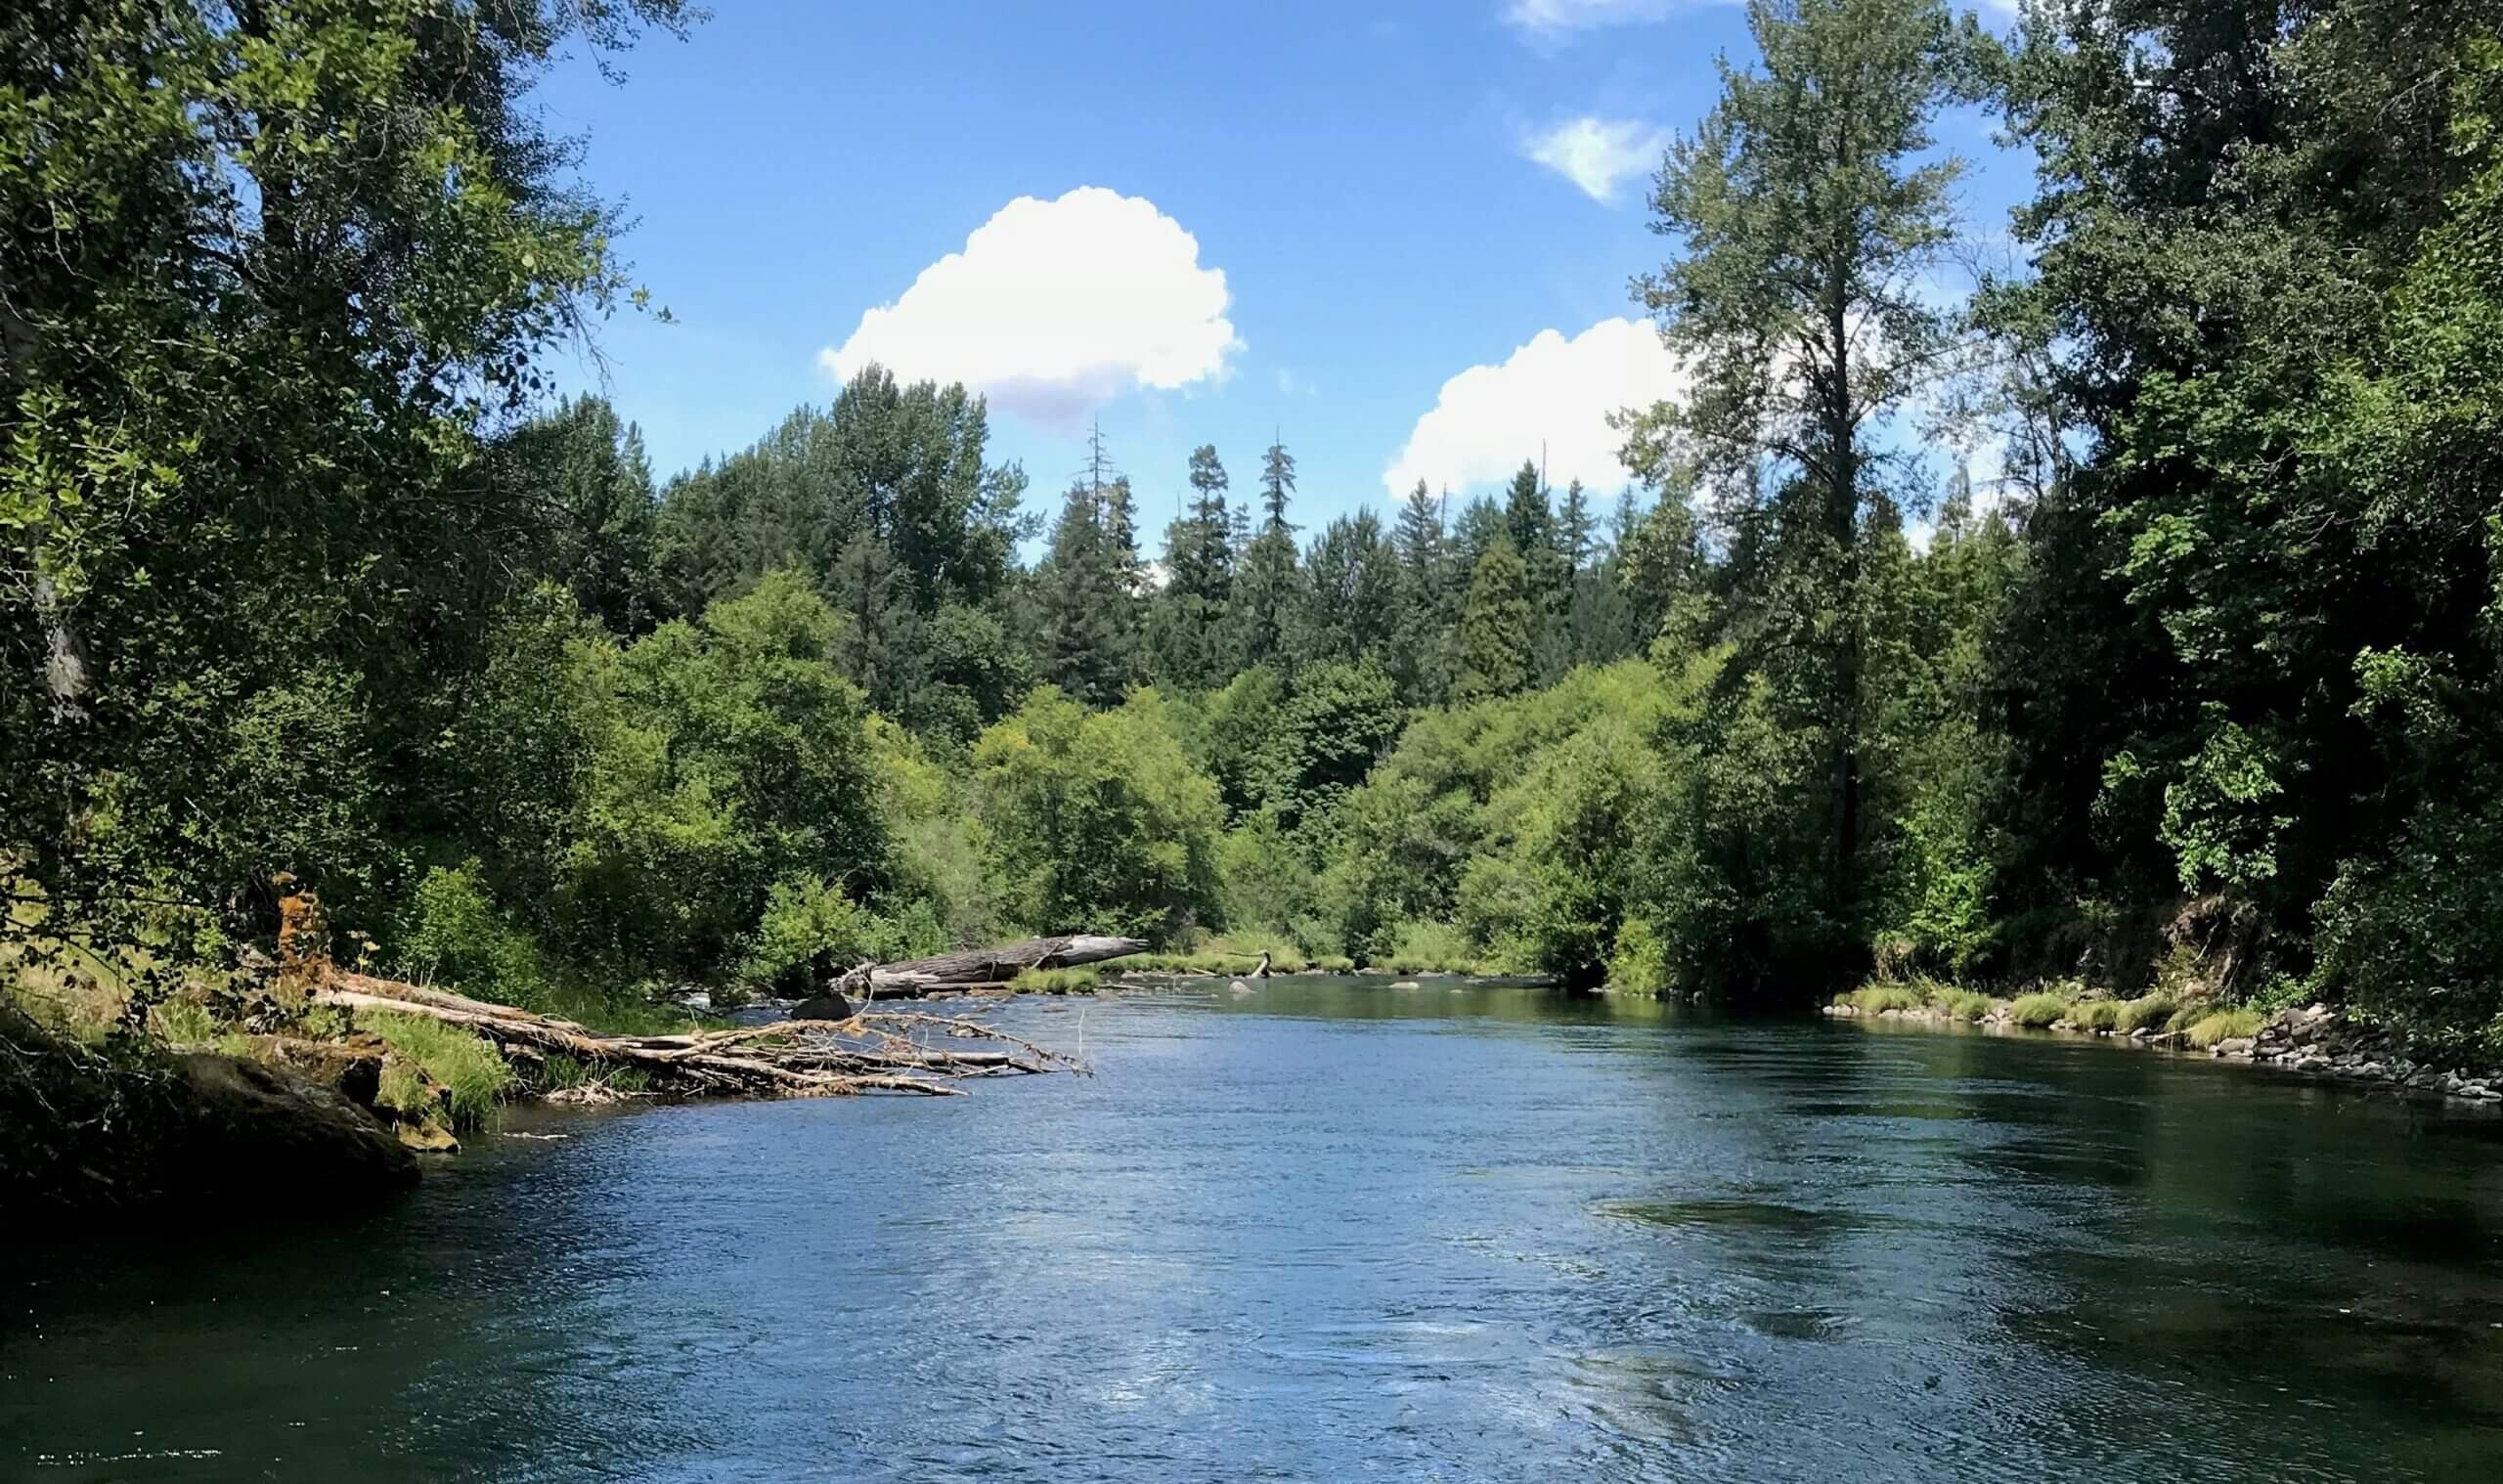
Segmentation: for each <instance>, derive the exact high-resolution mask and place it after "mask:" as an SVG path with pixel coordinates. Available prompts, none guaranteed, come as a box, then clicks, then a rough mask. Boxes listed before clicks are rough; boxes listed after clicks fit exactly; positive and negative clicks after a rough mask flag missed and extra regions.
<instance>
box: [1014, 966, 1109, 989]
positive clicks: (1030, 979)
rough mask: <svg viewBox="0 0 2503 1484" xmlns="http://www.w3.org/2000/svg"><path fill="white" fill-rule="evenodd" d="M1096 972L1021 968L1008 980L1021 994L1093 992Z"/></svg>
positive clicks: (1091, 970) (1090, 970) (1087, 969)
mask: <svg viewBox="0 0 2503 1484" xmlns="http://www.w3.org/2000/svg"><path fill="white" fill-rule="evenodd" d="M1096 982H1097V977H1096V973H1095V971H1094V970H1093V969H1091V968H1084V969H1021V970H1019V971H1018V973H1017V977H1016V978H1015V979H1012V980H1010V981H1009V982H1008V987H1009V988H1011V989H1014V990H1016V991H1017V992H1018V993H1019V994H1092V993H1094V992H1095V985H1096Z"/></svg>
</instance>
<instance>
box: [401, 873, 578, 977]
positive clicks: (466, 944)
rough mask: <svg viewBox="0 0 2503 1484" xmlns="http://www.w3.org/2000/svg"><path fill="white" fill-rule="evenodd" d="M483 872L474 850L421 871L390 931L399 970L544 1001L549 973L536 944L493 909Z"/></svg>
mask: <svg viewBox="0 0 2503 1484" xmlns="http://www.w3.org/2000/svg"><path fill="white" fill-rule="evenodd" d="M484 876H485V872H484V870H483V869H482V867H481V866H480V865H479V863H478V861H477V860H476V858H474V857H472V858H471V859H469V860H466V861H463V862H461V864H460V865H459V866H454V867H444V866H437V867H435V868H434V869H432V870H430V871H428V872H426V874H425V876H424V878H423V879H422V880H420V881H419V882H418V883H417V893H416V895H414V897H413V898H412V899H411V902H410V906H409V910H408V913H407V918H406V921H404V922H403V923H402V924H401V926H400V929H399V931H398V932H397V933H396V934H394V935H393V937H394V938H395V939H396V940H397V942H398V944H399V952H398V957H399V968H400V971H401V972H402V973H403V974H404V975H406V976H407V977H408V978H410V979H412V980H415V981H417V982H419V983H441V984H445V985H449V986H451V987H453V988H456V989H458V990H460V991H461V993H463V994H467V995H469V996H471V997H472V998H476V999H485V1000H494V1001H496V1002H498V1003H499V1004H506V1005H519V1006H522V1007H524V1008H526V1009H541V1008H544V1007H545V1006H546V1005H547V1003H548V1000H549V972H548V966H547V964H546V961H545V960H544V959H543V957H542V956H541V953H540V951H539V945H538V944H537V943H536V942H535V941H533V940H532V938H531V937H530V935H528V934H527V933H524V932H522V931H521V930H519V929H518V928H515V927H514V926H512V924H511V923H509V922H507V921H506V920H505V916H504V914H503V913H502V912H500V911H498V910H497V908H496V904H495V900H494V898H493V897H491V896H490V895H488V893H487V888H486V884H485V880H484Z"/></svg>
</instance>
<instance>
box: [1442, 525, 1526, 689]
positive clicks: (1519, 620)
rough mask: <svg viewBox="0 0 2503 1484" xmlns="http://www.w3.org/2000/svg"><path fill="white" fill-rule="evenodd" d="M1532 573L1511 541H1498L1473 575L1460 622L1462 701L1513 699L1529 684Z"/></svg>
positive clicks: (1460, 684) (1479, 562)
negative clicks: (1488, 698) (1512, 695)
mask: <svg viewBox="0 0 2503 1484" xmlns="http://www.w3.org/2000/svg"><path fill="white" fill-rule="evenodd" d="M1530 619H1531V610H1530V601H1529V568H1528V567H1527V566H1525V565H1523V563H1522V561H1521V554H1520V552H1519V550H1518V549H1516V548H1515V546H1513V544H1512V542H1511V541H1510V540H1509V539H1498V540H1497V541H1496V542H1495V544H1494V545H1493V546H1488V547H1487V548H1486V552H1485V554H1484V555H1482V556H1480V557H1478V558H1477V565H1476V567H1475V568H1474V569H1473V570H1472V571H1471V573H1470V578H1469V601H1468V603H1467V605H1466V606H1465V607H1464V608H1463V609H1462V611H1461V619H1460V680H1459V683H1458V685H1457V686H1456V687H1455V689H1454V693H1455V694H1456V695H1458V696H1460V697H1462V698H1463V699H1469V698H1473V697H1478V696H1508V695H1511V694H1513V693H1514V692H1515V691H1516V690H1519V689H1520V688H1521V687H1522V686H1523V685H1526V684H1528V683H1529V678H1530V642H1531V629H1530Z"/></svg>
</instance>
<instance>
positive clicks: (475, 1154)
mask: <svg viewBox="0 0 2503 1484" xmlns="http://www.w3.org/2000/svg"><path fill="white" fill-rule="evenodd" d="M1001 1017H1002V1024H1003V1025H1004V1026H1008V1027H1010V1028H1016V1029H1020V1030H1024V1031H1028V1032H1030V1033H1032V1034H1033V1035H1035V1036H1037V1037H1038V1038H1042V1039H1046V1040H1048V1041H1050V1042H1052V1043H1054V1044H1057V1045H1061V1046H1064V1047H1071V1048H1076V1047H1079V1046H1081V1045H1082V1047H1083V1049H1084V1051H1085V1053H1086V1054H1087V1055H1088V1056H1089V1057H1090V1058H1091V1059H1092V1060H1093V1061H1094V1063H1095V1064H1096V1066H1097V1068H1098V1069H1099V1071H1100V1075H1098V1076H1097V1077H1095V1078H1093V1079H1091V1080H1076V1079H1071V1078H1063V1077H1051V1078H1042V1077H1034V1078H1026V1079H1022V1080H1015V1081H1011V1080H999V1081H988V1082H982V1083H977V1084H974V1085H975V1088H976V1091H977V1096H974V1097H970V1098H962V1099H950V1100H945V1101H924V1100H904V1099H854V1100H842V1101H828V1102H796V1103H767V1104H757V1103H750V1104H732V1105H721V1106H707V1107H693V1108H677V1109H659V1110H647V1111H641V1112H637V1113H632V1114H627V1115H615V1116H602V1117H589V1116H585V1117H576V1118H570V1119H560V1120H554V1121H539V1122H533V1123H529V1124H522V1123H516V1124H514V1125H512V1128H513V1130H514V1132H515V1133H526V1134H536V1135H540V1136H542V1137H503V1138H495V1139H482V1140H478V1141H473V1148H472V1150H471V1152H470V1153H467V1154H464V1155H462V1156H461V1157H460V1158H459V1159H458V1160H457V1161H454V1162H452V1163H450V1164H449V1165H447V1166H446V1167H444V1168H443V1169H442V1170H441V1171H440V1172H439V1173H438V1174H437V1175H436V1176H435V1177H433V1178H430V1179H429V1180H428V1181H427V1183H426V1184H425V1185H424V1187H423V1188H422V1189H421V1190H419V1191H418V1192H417V1193H416V1194H415V1195H413V1196H411V1197H409V1198H407V1199H405V1200H402V1201H400V1202H399V1203H397V1204H395V1205H393V1206H390V1207H388V1208H386V1209H384V1210H382V1211H380V1212H377V1213H371V1214H367V1215H364V1216H360V1217H355V1218H346V1217H342V1218H338V1219H336V1220H333V1221H331V1222H329V1223H327V1224H314V1225H310V1226H308V1225H305V1224H302V1223H297V1224H291V1225H288V1226H285V1227H278V1228H268V1227H265V1228H252V1227H230V1228H226V1229H222V1230H217V1231H214V1232H202V1231H198V1230H194V1229H191V1225H190V1224H189V1223H179V1222H169V1223H167V1224H166V1225H165V1226H164V1227H163V1228H161V1229H160V1230H157V1231H155V1232H153V1233H151V1234H148V1238H147V1240H145V1241H122V1242H117V1243H114V1244H100V1245H89V1246H85V1247H82V1248H79V1249H77V1250H74V1251H63V1250H60V1249H58V1248H54V1249H49V1250H39V1251H36V1252H32V1253H21V1254H19V1255H16V1256H14V1257H12V1258H10V1259H9V1261H10V1264H11V1269H12V1271H10V1272H9V1273H8V1274H7V1277H6V1280H5V1283H6V1287H5V1288H0V1308H5V1310H6V1312H5V1314H0V1477H7V1478H18V1477H26V1478H36V1479H65V1480H66V1479H117V1480H119V1479H128V1480H174V1479H186V1480H188V1479H217V1480H229V1479H234V1480H247V1479H302V1480H323V1481H330V1480H345V1481H351V1484H388V1481H399V1480H454V1479H464V1480H465V1479H480V1480H560V1479H561V1480H576V1479H582V1480H607V1479H633V1480H774V1481H791V1480H804V1479H829V1480H847V1479H911V1480H953V1479H1033V1480H1051V1481H1054V1484H1068V1481H1074V1480H1248V1479H1292V1480H1314V1481H1339V1480H1353V1479H1385V1480H1412V1479H1449V1480H1477V1479H1487V1480H1514V1479H1518V1480H1547V1479H1565V1478H1570V1479H1577V1480H1617V1479H1659V1480H1732V1481H1736V1480H1747V1481H1762V1480H1819V1481H1822V1480H1838V1479H1839V1480H1850V1481H1853V1484H1873V1481H1880V1480H1907V1481H1910V1480H1919V1481H1941V1480H1963V1479H1976V1480H1978V1479H1991V1480H2001V1479H2010V1480H2070V1479H2074V1480H2091V1481H2095V1484H2110V1481H2137V1480H2150V1481H2152V1480H2176V1479H2177V1480H2202V1481H2216V1480H2241V1479H2250V1480H2270V1481H2293V1480H2349V1479H2351V1480H2367V1479H2369V1480H2376V1481H2387V1480H2400V1479H2439V1480H2451V1479H2461V1480H2470V1479H2475V1480H2494V1479H2503V1123H2498V1122H2497V1120H2495V1119H2492V1118H2488V1117H2481V1116H2477V1115H2475V1114H2473V1113H2468V1112H2466V1111H2446V1110H2445V1109H2444V1108H2443V1107H2441V1106H2440V1105H2432V1104H2425V1103H2417V1102H2409V1101H2404V1100H2401V1099H2399V1098H2396V1097H2393V1096H2389V1095H2380V1094H2364V1093H2352V1092H2343V1091H2338V1090H2334V1089H2331V1088H2328V1087H2325V1086H2321V1085H2318V1084H2315V1083H2308V1082H2302V1081H2296V1080H2291V1079H2287V1078H2283V1077H2280V1076H2277V1075H2275V1074H2271V1073H2269V1072H2266V1071H2262V1070H2257V1069H2250V1068H2244V1067H2230V1066H2220V1065H2215V1064H2210V1063H2206V1062H2201V1061H2195V1060H2187V1059H2181V1058H2175V1057H2171V1056H2167V1055H2165V1054H2161V1053H2153V1052H2143V1051H2137V1050H2130V1049H2121V1048H2117V1047H2114V1046H2111V1045H2109V1044H2100V1043H2092V1042H2086V1041H2078V1040H2070V1039H2063V1038H2054V1037H2049V1036H2039V1035H1995V1034H1982V1033H1940V1032H1932V1031H1921V1030H1893V1029H1885V1028H1877V1027H1872V1026H1865V1025H1857V1024H1842V1025H1822V1024H1772V1025H1766V1024H1742V1023H1730V1022H1715V1021H1706V1020H1695V1019H1681V1018H1680V1017H1678V1016H1677V1015H1675V1014H1674V1013H1673V1012H1670V1011H1667V1010H1665V1009H1663V1008H1661V1007H1657V1006H1653V1005H1649V1004H1647V1003H1632V1004H1628V1003H1620V1002H1614V1001H1606V1000H1591V999H1579V998H1569V997H1565V996H1561V995H1558V994H1554V993H1550V992H1545V991H1538V990H1531V989H1522V988H1514V987H1494V986H1468V987H1457V986H1447V985H1445V984H1443V983H1439V982H1434V981H1427V987H1425V988H1423V989H1416V990H1393V989H1391V988H1389V987H1387V986H1386V985H1385V984H1383V983H1382V982H1365V981H1344V980H1337V981H1322V980H1279V981H1272V982H1270V983H1268V984H1267V985H1265V986H1263V987H1262V988H1260V989H1259V990H1258V991H1257V992H1255V993H1253V994H1251V995H1248V996H1242V997H1237V996H1233V995H1229V994H1227V993H1225V992H1223V991H1222V990H1221V989H1220V990H1219V991H1218V992H1216V993H1213V994H1210V993H1208V992H1205V991H1203V992H1192V991H1189V990H1183V989H1176V990H1172V991H1160V992H1145V993H1141V992H1137V991H1131V992H1128V993H1124V994H1120V995H1106V996H1103V997H1101V998H1099V999H1095V1000H1091V1001H1089V1000H1068V1001H1059V1000H1053V1001H1031V1000H1029V1001H1020V1002H1018V1003H1016V1004H1014V1005H1012V1006H1009V1007H1006V1008H1005V1009H1004V1010H1003V1011H1002V1013H1001ZM550 1135H552V1136H555V1137H547V1136H550Z"/></svg>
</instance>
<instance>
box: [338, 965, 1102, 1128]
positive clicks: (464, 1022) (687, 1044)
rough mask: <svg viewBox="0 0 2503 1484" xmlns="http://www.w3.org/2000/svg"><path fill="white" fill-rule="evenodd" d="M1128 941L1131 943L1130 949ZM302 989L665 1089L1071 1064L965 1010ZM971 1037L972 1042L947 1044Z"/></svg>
mask: <svg viewBox="0 0 2503 1484" xmlns="http://www.w3.org/2000/svg"><path fill="white" fill-rule="evenodd" d="M1132 951H1135V950H1132ZM309 997H310V999H311V1000H312V1002H313V1003H315V1004H318V1005H331V1006H336V1007H338V1008H339V1009H342V1010H346V1011H349V1012H351V1013H354V1012H358V1011H381V1012H387V1013H389V1014H393V1015H409V1016H418V1017H422V1018H424V1019H427V1020H434V1021H442V1022H444V1023H446V1024H448V1025H453V1026H461V1027H463V1028H465V1029H468V1030H473V1031H476V1032H477V1033H478V1034H480V1035H483V1036H485V1037H486V1038H487V1039H488V1040H490V1041H493V1042H494V1043H495V1044H496V1046H497V1048H498V1049H499V1050H501V1051H502V1052H503V1053H504V1055H505V1059H506V1060H508V1061H515V1062H524V1063H532V1064H537V1063H541V1062H544V1061H545V1060H546V1059H547V1058H549V1057H550V1056H568V1057H572V1058H574V1059H575V1060H577V1061H579V1062H582V1063H583V1064H584V1065H585V1066H586V1067H588V1068H589V1069H591V1070H593V1072H594V1073H598V1072H604V1071H608V1070H612V1069H618V1068H633V1069H637V1070H638V1071H640V1072H641V1073H643V1075H644V1078H645V1079H646V1086H647V1088H648V1090H649V1091H650V1092H652V1093H653V1094H656V1095H658V1096H663V1097H721V1096H734V1097H735V1096H747V1097H758V1096H762V1097H801V1098H819V1097H841V1096H845V1095H848V1094H852V1093H862V1092H900V1093H920V1094H924V1095H929V1096H948V1095H953V1094H955V1093H958V1092H961V1091H962V1089H960V1088H957V1087H953V1086H950V1085H948V1084H949V1082H951V1081H953V1080H955V1079H957V1078H962V1077H976V1076H1003V1075H1014V1074H1018V1073H1033V1072H1047V1071H1072V1072H1079V1073H1083V1072H1084V1071H1085V1070H1086V1068H1085V1067H1084V1066H1083V1064H1081V1063H1079V1062H1077V1061H1076V1060H1075V1059H1074V1058H1071V1057H1068V1056H1064V1055H1062V1054H1061V1053H1059V1052H1056V1051H1051V1050H1048V1049H1046V1048H1044V1047H1041V1046H1037V1045H1034V1044H1033V1043H1032V1042H1031V1041H1023V1040H1019V1039H1018V1038H1017V1037H1015V1036H1012V1035H1006V1034H1003V1033H1002V1032H1000V1031H998V1030H994V1029H992V1028H991V1027H989V1026H985V1025H982V1024H980V1023H979V1022H977V1021H974V1020H971V1019H967V1018H965V1017H961V1016H935V1015H912V1014H893V1013H887V1012H868V1013H862V1014H857V1015H854V1016H851V1017H850V1018H848V1019H844V1020H837V1021H778V1022H775V1023H773V1024H771V1025H767V1026H740V1027H738V1028H735V1029H728V1030H698V1031H691V1032H687V1033H685V1034H681V1035H603V1034H601V1033H600V1032H598V1031H594V1030H592V1029H591V1028H589V1027H588V1026H581V1025H578V1024H576V1023H574V1022H572V1021H566V1020H559V1019H557V1018H555V1017H553V1016H546V1015H539V1014H536V1013H534V1012H532V1011H528V1010H523V1009H520V1008H518V1007H517V1006H512V1005H498V1004H492V1003H489V1002H488V1001H485V1000H473V999H470V998H468V997H467V996H465V995H460V994H452V993H448V992H446V991H444V990H441V989H430V988H426V987H424V986H422V985H418V984H408V983H402V982H398V981H396V980H383V979H373V978H371V977H369V976H366V975H362V974H350V973H347V972H345V971H341V970H332V971H331V972H329V974H327V975H324V976H323V977H322V979H321V981H320V982H317V983H315V984H313V985H311V986H310V996H309ZM968 1041H969V1042H974V1043H976V1044H974V1045H972V1046H959V1045H956V1044H951V1043H958V1042H968Z"/></svg>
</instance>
